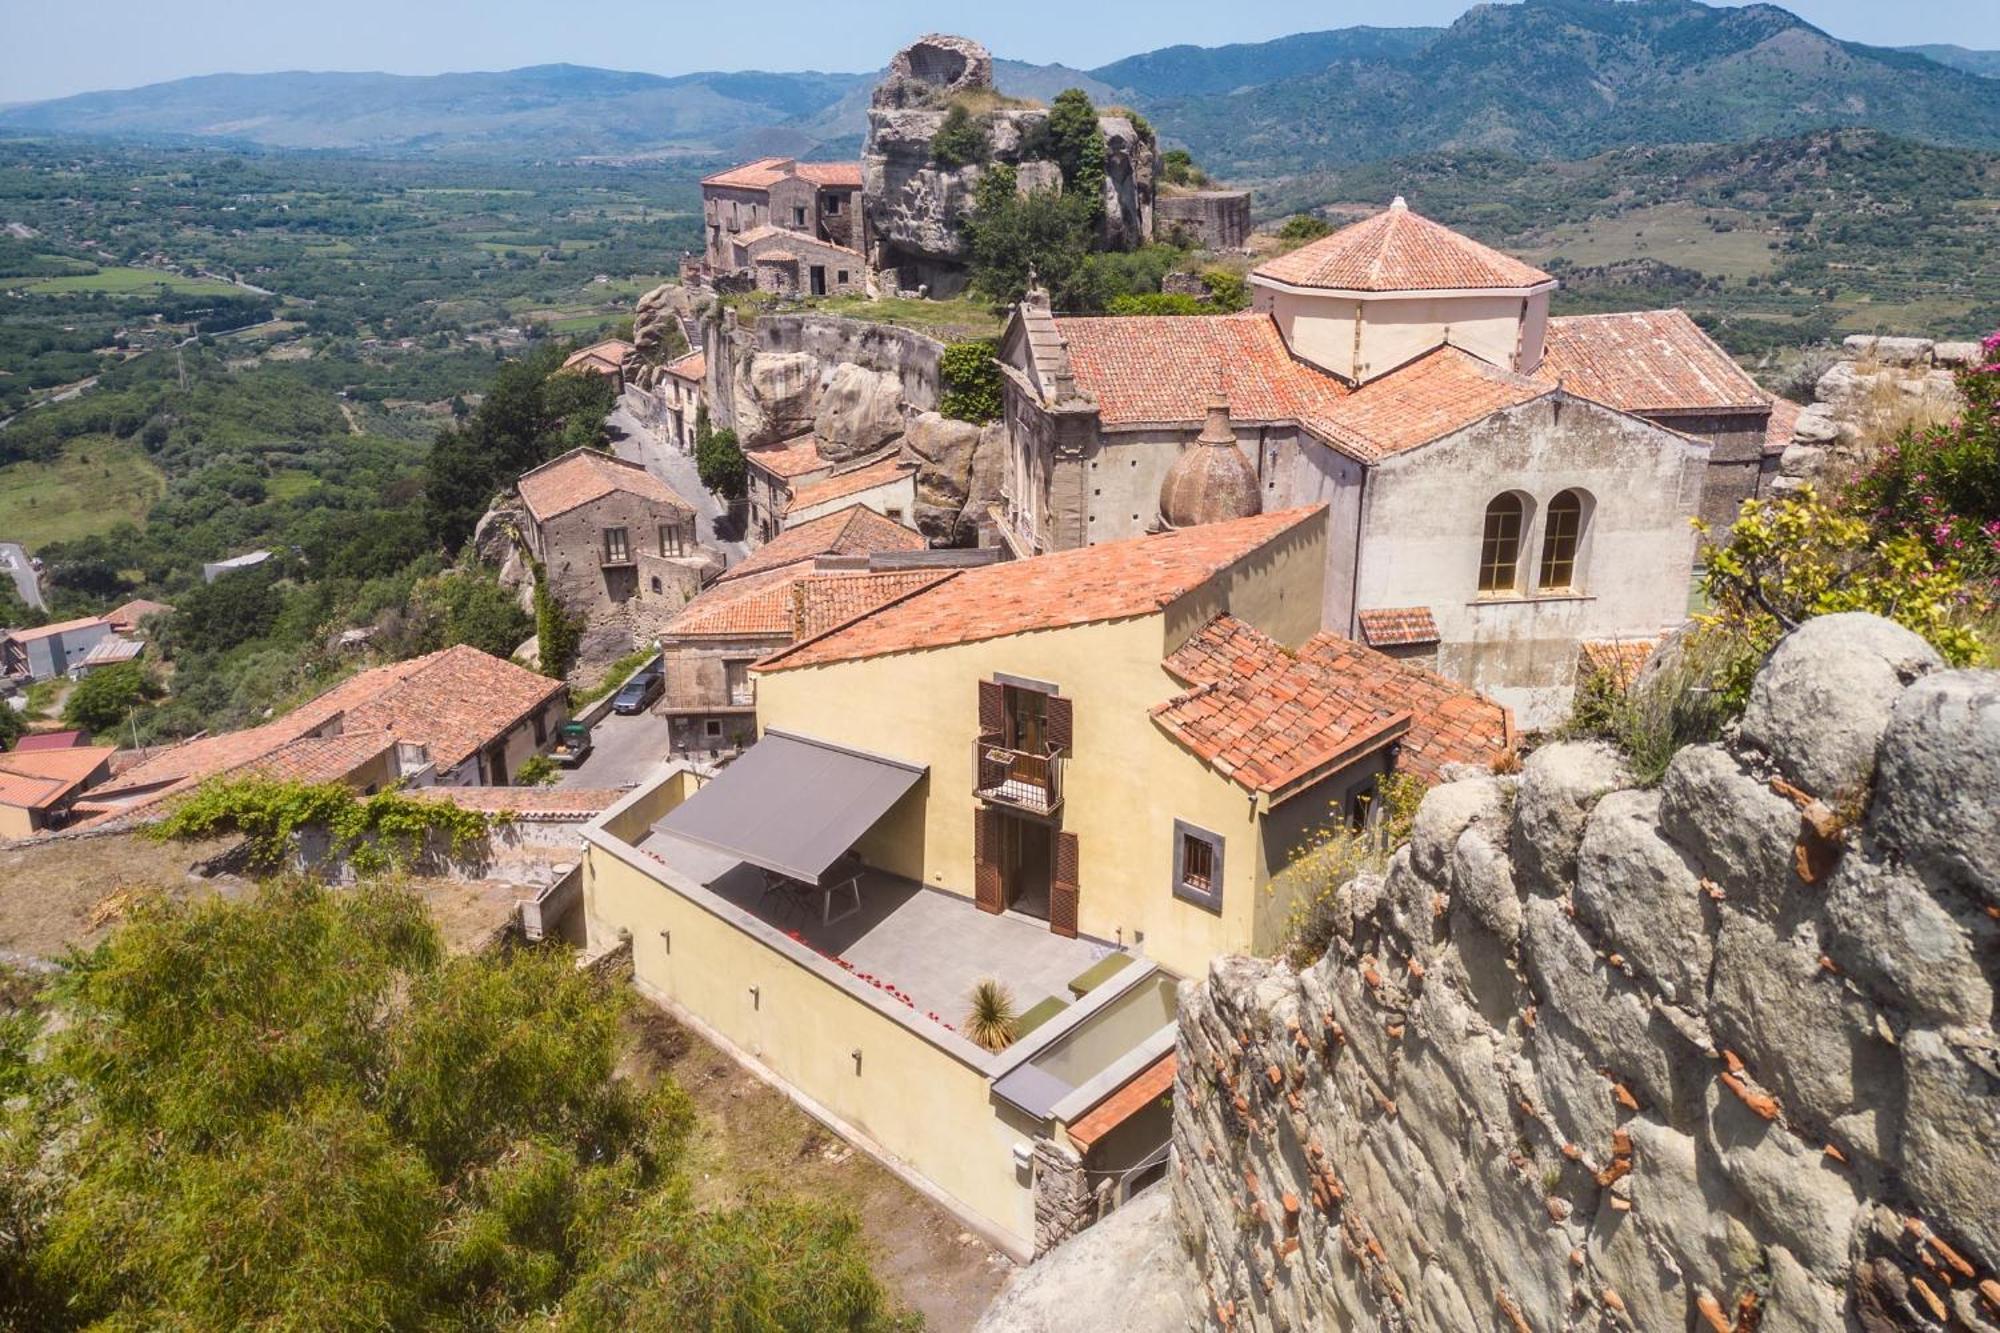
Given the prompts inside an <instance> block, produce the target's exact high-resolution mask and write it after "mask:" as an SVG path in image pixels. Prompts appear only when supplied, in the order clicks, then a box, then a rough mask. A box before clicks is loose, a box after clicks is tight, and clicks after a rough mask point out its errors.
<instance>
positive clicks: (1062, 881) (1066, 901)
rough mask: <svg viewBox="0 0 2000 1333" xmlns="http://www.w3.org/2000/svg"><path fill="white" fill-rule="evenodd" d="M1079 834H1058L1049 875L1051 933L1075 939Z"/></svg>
mask: <svg viewBox="0 0 2000 1333" xmlns="http://www.w3.org/2000/svg"><path fill="white" fill-rule="evenodd" d="M1076 879H1077V849H1076V834H1074V833H1058V834H1056V855H1055V864H1054V865H1053V866H1051V867H1050V873H1049V930H1050V931H1052V932H1053V933H1055V934H1057V935H1066V936H1068V937H1069V938H1070V939H1075V938H1076V900H1077V883H1076Z"/></svg>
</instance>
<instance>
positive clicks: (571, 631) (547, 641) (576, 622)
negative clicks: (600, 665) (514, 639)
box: [535, 561, 584, 680]
mask: <svg viewBox="0 0 2000 1333" xmlns="http://www.w3.org/2000/svg"><path fill="white" fill-rule="evenodd" d="M583 627H584V622H583V620H582V619H581V618H580V617H577V616H573V615H571V614H570V613H569V612H568V611H566V610H565V609H563V604H562V602H561V601H559V600H557V598H556V595H555V594H554V593H552V592H550V591H549V576H548V571H547V570H546V569H543V568H542V565H541V562H540V561H536V562H535V655H536V657H537V658H538V659H539V660H540V662H541V668H542V674H543V675H544V676H550V677H553V678H554V679H556V680H561V679H562V678H563V677H565V676H567V675H569V673H570V668H571V667H573V666H575V665H576V653H577V649H578V648H579V647H580V646H582V643H583Z"/></svg>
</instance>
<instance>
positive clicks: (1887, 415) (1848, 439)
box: [1768, 334, 1985, 494]
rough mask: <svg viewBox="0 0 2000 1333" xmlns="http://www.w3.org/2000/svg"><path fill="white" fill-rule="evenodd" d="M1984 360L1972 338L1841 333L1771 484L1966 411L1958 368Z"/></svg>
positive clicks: (1806, 476)
mask: <svg viewBox="0 0 2000 1333" xmlns="http://www.w3.org/2000/svg"><path fill="white" fill-rule="evenodd" d="M1984 359H1985V353H1984V350H1983V349H1982V348H1981V347H1980V345H1979V344H1978V343H1976V342H1933V341H1932V340H1931V339H1929V338H1878V337H1874V336H1871V335H1867V334H1857V335H1855V336H1854V337H1851V338H1848V339H1846V340H1845V341H1844V342H1843V343H1842V344H1841V348H1840V359H1839V360H1837V361H1835V362H1834V363H1833V364H1832V365H1831V366H1829V367H1827V369H1826V371H1825V372H1824V373H1823V374H1822V375H1821V376H1820V377H1819V379H1818V381H1817V382H1816V383H1815V384H1814V386H1813V393H1812V399H1813V400H1812V402H1810V403H1807V404H1805V405H1804V410H1803V411H1801V412H1800V413H1799V416H1798V421H1797V423H1796V424H1795V425H1794V427H1793V429H1792V435H1791V438H1790V439H1789V440H1780V441H1778V443H1779V444H1780V445H1782V446H1783V447H1784V452H1783V454H1782V455H1780V457H1779V460H1778V466H1777V475H1776V476H1775V477H1773V478H1771V480H1770V483H1769V486H1768V489H1769V490H1771V491H1774V492H1777V493H1779V494H1783V493H1785V492H1787V491H1793V490H1797V489H1798V488H1799V487H1801V486H1804V485H1807V484H1809V483H1813V482H1816V481H1818V480H1819V479H1820V478H1821V477H1822V476H1823V475H1826V474H1828V473H1829V472H1831V473H1832V474H1834V475H1839V474H1841V473H1843V472H1845V471H1847V470H1849V469H1851V468H1853V467H1854V466H1856V465H1857V464H1860V463H1862V462H1864V461H1865V460H1867V459H1868V458H1869V457H1870V456H1871V455H1872V454H1873V452H1874V450H1875V449H1876V448H1878V447H1880V446H1881V445H1883V444H1885V443H1887V442H1888V441H1889V440H1891V439H1893V438H1894V437H1895V435H1896V432H1897V431H1898V430H1899V429H1901V428H1902V427H1903V426H1905V425H1909V424H1912V423H1916V424H1921V423H1925V422H1931V421H1944V420H1949V419H1951V418H1953V417H1956V416H1957V415H1958V414H1959V413H1960V412H1962V411H1964V410H1965V400H1964V399H1963V398H1962V397H1960V395H1959V392H1958V380H1957V376H1958V372H1959V371H1960V370H1962V369H1963V368H1965V367H1966V366H1972V365H1978V364H1979V363H1980V362H1981V361H1982V360H1984Z"/></svg>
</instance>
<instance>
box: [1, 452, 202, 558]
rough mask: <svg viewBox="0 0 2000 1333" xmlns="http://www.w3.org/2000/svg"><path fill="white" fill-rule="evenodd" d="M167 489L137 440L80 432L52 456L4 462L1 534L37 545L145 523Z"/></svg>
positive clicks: (22, 542)
mask: <svg viewBox="0 0 2000 1333" xmlns="http://www.w3.org/2000/svg"><path fill="white" fill-rule="evenodd" d="M165 490H166V478H165V476H164V475H163V474H162V473H161V471H160V469H159V468H157V467H155V466H154V465H153V463H152V461H151V460H150V459H148V458H147V457H146V453H145V450H144V449H142V448H141V447H140V446H139V443H138V442H137V441H136V440H118V439H113V438H111V437H109V436H104V435H85V436H79V437H78V438H76V439H74V440H72V441H70V442H69V444H68V447H67V448H65V449H64V451H63V453H62V455H61V456H60V457H58V458H56V459H54V460H53V461H51V462H46V463H9V464H7V465H6V466H5V467H0V538H4V539H6V540H8V541H17V542H20V543H21V544H22V545H24V546H26V547H28V549H30V550H34V549H36V548H38V547H41V546H43V545H46V544H47V543H49V542H57V541H70V540H73V539H75V538H77V537H89V536H94V535H97V534H99V533H104V532H109V531H110V530H111V529H112V528H114V527H117V526H118V525H119V524H120V523H144V522H145V518H146V511H147V510H148V509H150V508H152V506H153V502H154V501H155V500H158V499H159V498H160V496H161V494H162V493H163V492H164V491H165Z"/></svg>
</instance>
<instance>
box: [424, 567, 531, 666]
mask: <svg viewBox="0 0 2000 1333" xmlns="http://www.w3.org/2000/svg"><path fill="white" fill-rule="evenodd" d="M413 600H420V601H424V602H429V603H434V604H435V605H437V606H438V607H439V608H440V609H441V610H442V611H443V624H442V625H441V627H440V628H441V630H442V633H441V635H440V642H439V643H438V644H437V646H438V647H440V648H449V647H451V646H452V645H453V644H458V643H464V644H470V645H471V646H472V647H474V648H477V649H478V650H479V651H480V652H482V653H491V654H492V655H493V656H495V657H498V658H502V659H505V658H509V657H512V656H513V655H514V650H515V649H516V648H518V647H520V646H521V644H522V643H524V642H526V641H527V640H528V639H529V638H530V637H531V636H533V635H534V634H535V632H536V630H535V620H534V617H532V616H530V615H529V614H528V613H527V612H526V611H523V610H522V609H521V603H520V602H519V600H518V599H516V597H515V595H514V594H513V592H511V591H509V590H508V589H506V588H503V587H501V586H500V583H499V580H497V579H495V578H494V577H493V575H492V574H491V573H489V572H487V571H485V570H457V571H454V572H452V573H450V574H445V575H443V576H441V577H439V578H438V579H436V580H434V581H433V582H431V583H430V584H428V585H422V586H420V587H419V589H418V592H417V596H416V598H415V599H413Z"/></svg>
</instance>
